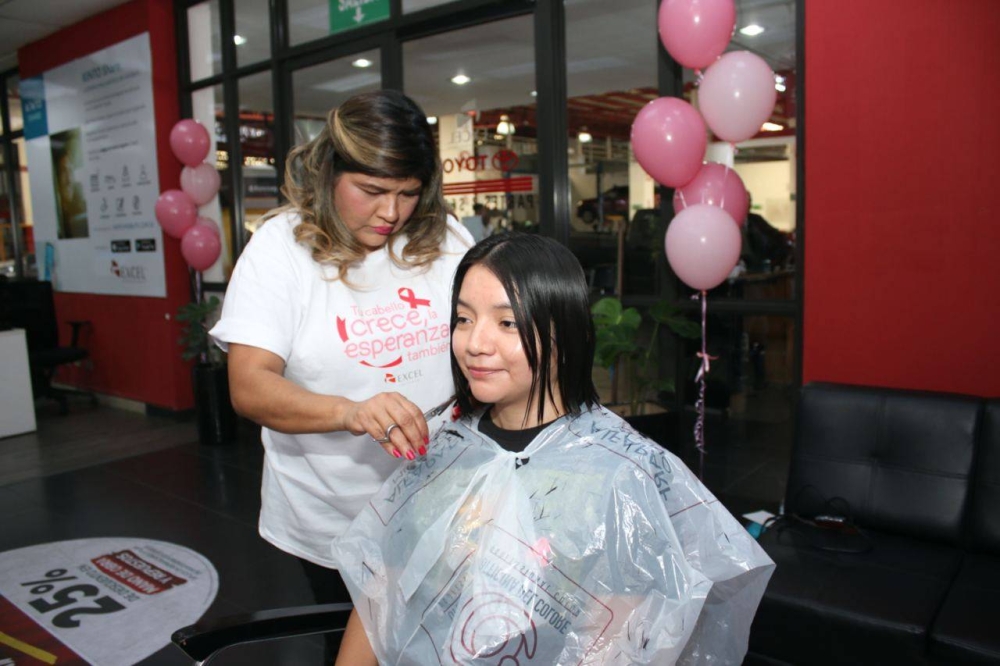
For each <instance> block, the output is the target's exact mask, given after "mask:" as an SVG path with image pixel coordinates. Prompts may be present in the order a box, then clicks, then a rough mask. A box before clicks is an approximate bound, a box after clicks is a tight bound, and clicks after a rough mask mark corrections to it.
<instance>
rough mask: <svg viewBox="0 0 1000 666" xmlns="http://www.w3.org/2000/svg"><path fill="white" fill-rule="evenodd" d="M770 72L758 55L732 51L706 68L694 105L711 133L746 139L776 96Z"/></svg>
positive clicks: (768, 114) (732, 139)
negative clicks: (696, 103) (696, 105)
mask: <svg viewBox="0 0 1000 666" xmlns="http://www.w3.org/2000/svg"><path fill="white" fill-rule="evenodd" d="M777 95H778V93H777V91H776V90H775V89H774V72H772V71H771V68H770V67H768V66H767V63H766V62H764V60H763V59H762V58H760V56H756V55H754V54H753V53H750V52H748V51H733V52H731V53H727V54H726V55H724V56H722V57H721V58H719V60H718V62H716V63H715V64H714V65H712V66H711V67H709V68H708V70H707V71H706V72H705V78H704V79H702V82H701V84H700V85H699V86H698V107H699V108H700V109H701V113H702V115H703V116H705V122H706V123H708V126H709V127H711V128H712V131H713V132H715V135H716V136H718V137H719V138H720V139H723V140H725V141H730V142H732V143H736V142H738V141H746V140H747V139H749V138H750V137H752V136H753V135H754V134H756V133H757V132H759V131H760V126H761V125H763V124H764V122H765V121H766V120H767V119H768V118H770V117H771V112H772V111H774V102H775V100H776V99H777Z"/></svg>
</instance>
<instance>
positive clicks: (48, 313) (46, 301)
mask: <svg viewBox="0 0 1000 666" xmlns="http://www.w3.org/2000/svg"><path fill="white" fill-rule="evenodd" d="M67 323H68V324H69V325H70V326H71V327H72V337H71V342H70V346H69V347H62V346H60V345H59V324H58V322H57V320H56V310H55V301H54V300H53V296H52V284H51V283H50V282H42V281H38V280H9V279H0V326H2V327H4V328H22V329H24V332H25V337H26V338H27V342H28V365H29V367H30V370H31V386H32V392H33V394H34V397H35V399H36V400H37V399H38V398H42V397H45V398H50V399H52V400H55V401H57V402H58V403H59V411H60V413H61V414H66V413H67V412H68V411H69V404H68V401H67V396H69V395H73V394H77V395H87V396H89V397H90V399H91V401H92V402H96V401H97V398H96V396H94V395H93V394H90V393H84V392H81V391H70V390H66V389H58V388H55V387H53V386H52V378H53V376H54V375H55V373H56V370H57V369H58V368H59V366H61V365H65V364H67V363H77V362H79V361H82V360H84V359H86V358H88V357H89V356H90V353H89V352H88V351H87V350H86V349H84V348H83V347H80V346H79V343H80V331H81V329H82V328H83V327H84V326H88V325H89V322H87V321H71V322H67Z"/></svg>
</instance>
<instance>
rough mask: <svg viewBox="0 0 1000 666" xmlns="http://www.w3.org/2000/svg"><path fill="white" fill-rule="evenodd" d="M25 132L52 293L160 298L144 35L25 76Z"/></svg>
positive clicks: (162, 283)
mask: <svg viewBox="0 0 1000 666" xmlns="http://www.w3.org/2000/svg"><path fill="white" fill-rule="evenodd" d="M25 81H26V82H27V83H28V85H27V86H26V87H25V86H24V84H23V83H22V89H23V90H26V93H25V95H26V97H25V102H24V107H25V108H26V109H27V112H26V114H25V115H26V120H25V128H24V138H25V140H26V141H25V152H26V154H27V161H28V168H29V170H30V172H31V185H32V186H31V205H32V209H33V217H34V221H35V241H36V243H47V244H50V245H51V246H52V247H53V253H54V259H55V270H54V273H53V276H52V282H53V288H54V289H55V290H56V291H69V292H79V293H90V294H114V295H124V296H159V297H162V296H166V293H167V292H166V278H165V269H164V264H163V252H162V245H163V243H162V240H161V241H160V242H157V243H154V247H156V248H160V249H159V250H157V251H153V252H144V253H142V254H137V253H135V252H128V251H127V250H125V249H124V248H125V247H126V246H129V247H131V246H135V245H137V239H139V238H146V239H153V240H154V241H155V240H156V239H162V232H161V230H160V226H159V225H158V224H157V223H156V217H155V214H154V206H155V204H156V198H157V196H158V194H159V191H158V188H159V176H158V173H157V163H156V121H155V118H154V115H153V87H152V60H151V57H150V47H149V35H148V33H143V34H141V35H137V36H135V37H132V38H131V39H127V40H125V41H122V42H119V43H118V44H115V45H113V46H110V47H108V48H106V49H103V50H101V51H97V52H94V53H91V54H90V55H87V56H84V57H82V58H79V59H77V60H73V61H71V62H68V63H66V64H64V65H60V66H59V67H56V68H53V69H50V70H48V71H46V72H44V73H43V74H41V75H39V76H35V77H30V78H28V79H25Z"/></svg>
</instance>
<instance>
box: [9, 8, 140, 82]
mask: <svg viewBox="0 0 1000 666" xmlns="http://www.w3.org/2000/svg"><path fill="white" fill-rule="evenodd" d="M123 3H124V0H0V71H4V70H7V69H11V68H13V67H16V66H17V50H18V49H19V48H21V47H22V46H24V45H25V44H30V43H31V42H35V41H38V40H39V39H41V38H43V37H47V36H48V35H51V34H52V33H54V32H56V31H58V30H59V29H61V28H65V27H67V26H71V25H73V24H74V23H77V22H79V21H82V20H83V19H85V18H87V17H90V16H93V15H94V14H99V13H101V12H103V11H105V10H107V9H111V8H112V7H117V6H118V5H121V4H123Z"/></svg>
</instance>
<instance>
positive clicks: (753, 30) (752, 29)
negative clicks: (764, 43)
mask: <svg viewBox="0 0 1000 666" xmlns="http://www.w3.org/2000/svg"><path fill="white" fill-rule="evenodd" d="M762 32H764V28H762V27H761V26H759V25H757V24H756V23H751V24H750V25H747V26H744V27H742V28H740V34H741V35H746V36H747V37H756V36H757V35H759V34H760V33H762Z"/></svg>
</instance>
